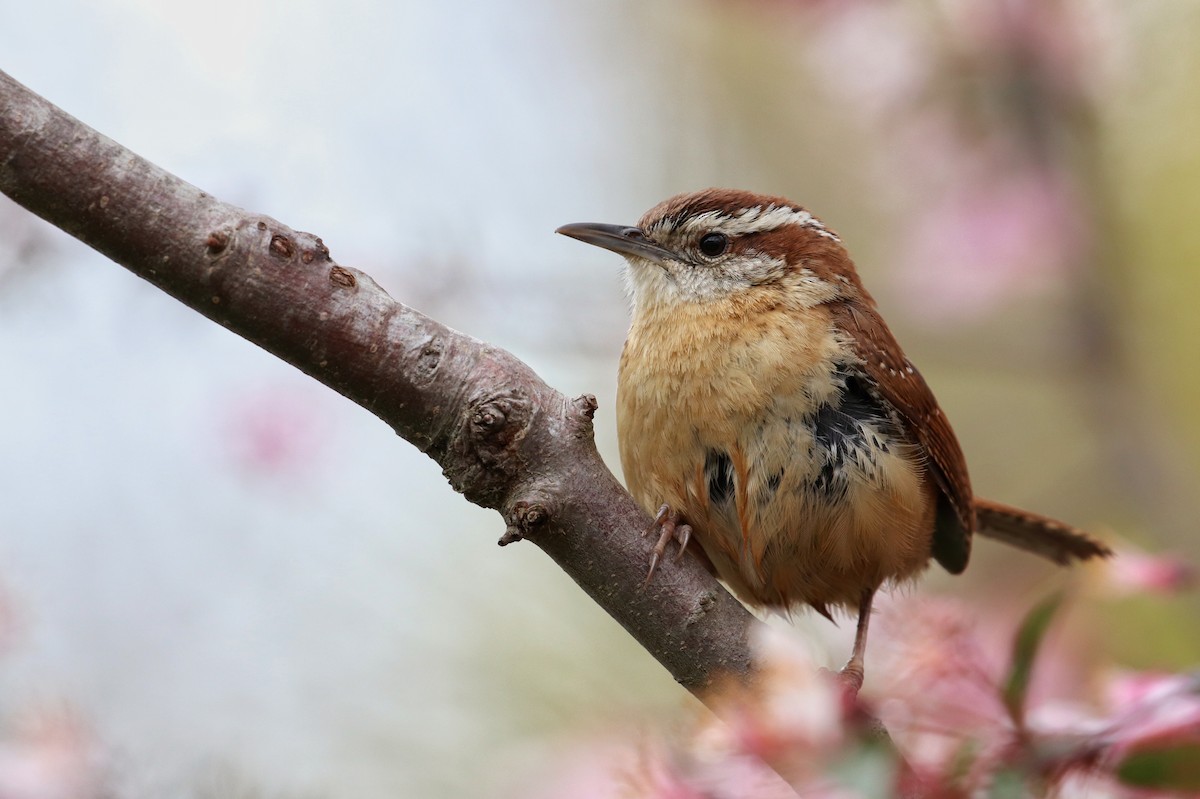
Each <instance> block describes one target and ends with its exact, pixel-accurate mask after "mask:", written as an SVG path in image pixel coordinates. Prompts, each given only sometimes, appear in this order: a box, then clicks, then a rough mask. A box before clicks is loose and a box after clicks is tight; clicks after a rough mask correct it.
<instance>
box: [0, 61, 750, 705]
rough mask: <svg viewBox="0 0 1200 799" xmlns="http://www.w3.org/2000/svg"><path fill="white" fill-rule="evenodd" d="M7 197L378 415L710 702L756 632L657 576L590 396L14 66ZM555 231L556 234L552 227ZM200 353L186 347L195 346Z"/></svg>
mask: <svg viewBox="0 0 1200 799" xmlns="http://www.w3.org/2000/svg"><path fill="white" fill-rule="evenodd" d="M0 191H3V192H4V193H5V194H7V195H8V196H9V197H11V198H12V199H13V200H15V201H16V202H18V203H20V204H21V205H23V206H24V207H25V208H27V209H29V210H30V211H32V212H33V213H35V214H37V215H38V216H40V217H42V218H43V219H45V220H47V221H48V222H50V223H51V224H53V225H56V226H58V227H59V228H61V229H63V230H65V231H66V232H68V233H70V234H71V235H72V236H75V237H76V238H78V239H79V240H81V241H83V242H84V243H86V244H88V245H89V246H91V247H93V248H95V249H96V250H98V251H99V252H101V253H103V254H104V255H106V256H108V257H109V258H111V259H112V260H113V261H115V262H117V263H118V264H120V265H122V266H124V267H125V268H127V269H129V270H130V271H131V272H133V273H134V274H136V275H138V276H140V277H142V278H144V279H146V280H148V281H149V282H151V283H153V284H154V285H156V286H158V287H159V288H161V289H162V290H163V291H165V292H167V293H168V294H170V295H171V296H173V297H175V298H176V299H178V300H180V301H181V302H183V303H184V304H186V305H188V306H190V307H191V308H194V309H195V310H197V311H199V312H200V313H202V314H204V315H205V316H207V317H208V318H209V319H212V320H213V321H214V322H216V323H217V324H220V325H222V326H224V327H227V328H229V329H230V330H232V331H234V332H235V333H237V334H238V335H240V336H243V337H244V338H246V339H248V340H250V341H252V342H254V343H255V344H257V345H259V346H260V347H262V348H263V349H265V350H267V351H268V352H271V353H273V354H275V355H277V356H279V357H280V358H282V359H283V360H285V361H287V362H288V363H290V364H292V365H294V366H296V367H297V368H299V369H301V370H303V371H304V372H305V373H307V374H309V375H311V376H312V377H314V378H316V379H317V380H320V381H321V382H322V383H325V384H326V385H328V386H330V387H331V388H333V389H335V390H336V391H338V392H340V393H341V394H343V395H344V396H346V397H347V398H349V399H350V400H352V401H354V402H356V403H358V404H360V405H362V406H363V407H364V408H366V409H367V410H369V411H371V412H372V413H373V414H375V415H376V416H378V417H379V418H380V419H382V420H383V421H384V422H386V423H387V424H388V425H389V426H391V427H392V429H394V430H395V431H396V432H397V433H398V434H399V435H401V436H403V437H404V438H406V439H408V440H409V441H411V442H412V443H413V444H415V445H416V446H417V447H419V448H420V449H421V451H422V452H425V453H426V454H428V455H429V456H430V457H432V458H433V459H434V460H436V461H437V462H438V463H439V464H441V466H442V468H443V470H444V472H445V474H446V477H447V478H448V479H449V481H450V484H451V485H452V486H454V488H455V489H456V490H458V491H460V492H462V493H463V494H464V495H465V496H466V497H467V499H469V500H471V501H472V502H475V503H477V504H479V505H482V506H484V507H488V508H495V509H496V510H498V511H500V513H501V514H502V515H503V517H504V519H505V521H506V523H507V525H508V531H507V532H506V533H505V535H504V537H503V538H502V539H501V543H502V544H503V543H509V542H511V541H516V540H519V539H521V538H526V539H528V540H530V541H532V542H533V543H535V544H537V545H538V546H539V547H541V548H542V549H543V550H544V551H545V552H546V553H547V554H548V555H550V557H552V558H553V559H554V560H555V562H557V563H558V564H559V566H561V567H562V568H563V569H564V570H565V571H566V572H567V573H568V574H569V575H571V577H572V578H573V579H574V580H575V581H576V582H577V583H578V584H579V585H580V586H581V587H582V588H583V589H584V590H585V591H586V592H587V593H588V595H590V596H591V597H592V598H593V599H594V600H595V601H596V602H597V603H599V604H600V605H601V607H603V608H604V609H605V610H606V611H608V613H609V614H610V615H611V616H612V617H613V618H614V619H616V620H617V621H618V622H619V623H620V624H621V625H622V626H623V627H624V628H625V629H626V630H628V631H629V633H630V634H632V635H633V636H634V638H636V639H637V640H638V641H639V642H640V643H641V644H642V646H644V647H645V648H646V649H647V650H648V651H649V652H650V653H651V654H652V655H653V656H654V657H655V658H657V659H658V661H659V662H660V663H662V664H663V666H665V667H666V668H667V670H668V671H670V673H671V675H672V676H673V677H674V678H675V679H676V680H677V681H678V682H680V683H681V684H682V685H684V686H685V687H686V688H688V689H689V690H691V691H692V692H694V693H696V694H697V695H699V696H701V698H703V689H704V688H705V687H706V686H708V685H710V684H711V683H712V681H713V680H714V679H715V678H717V677H718V676H719V675H720V674H722V673H733V674H736V675H739V676H742V677H746V676H748V675H750V674H751V671H752V663H751V658H750V653H749V648H748V646H747V636H748V633H749V631H750V629H751V627H752V626H753V625H754V624H755V623H756V622H755V620H754V619H753V617H752V616H750V615H749V614H748V613H747V612H746V610H745V609H744V608H743V607H742V606H741V605H740V604H739V603H738V602H737V601H736V600H735V599H733V598H732V597H731V596H730V595H729V594H728V593H727V592H726V591H725V590H724V589H723V588H722V587H721V586H720V585H719V584H718V583H717V582H716V581H715V580H714V579H713V577H712V576H710V575H709V574H708V573H707V572H706V571H705V570H704V568H703V567H702V566H701V565H700V563H699V562H698V561H697V560H696V559H693V558H685V559H683V561H681V562H680V563H679V564H675V563H673V562H672V561H671V559H669V558H668V559H667V562H665V563H663V564H662V565H661V566H660V568H659V570H658V572H657V573H656V575H655V578H654V580H653V582H652V583H651V584H650V585H649V586H648V587H646V588H643V587H642V581H643V579H644V577H645V574H646V567H647V563H648V559H649V554H650V546H651V544H652V541H650V540H649V539H646V538H643V537H641V536H640V535H639V532H640V531H642V530H644V529H645V528H647V527H648V525H649V524H650V519H649V518H648V517H647V516H646V515H645V514H644V513H643V512H642V511H641V510H640V509H639V508H638V507H637V506H636V505H635V504H634V502H633V500H632V499H631V498H630V496H629V495H628V494H627V493H626V492H625V491H624V489H622V488H621V486H620V485H619V484H618V483H617V481H616V479H615V478H614V477H613V475H612V473H611V472H609V470H608V469H607V468H606V467H605V466H604V464H603V462H602V461H601V460H600V457H599V455H598V454H597V452H596V448H595V445H594V443H593V440H592V425H591V417H592V413H593V411H594V410H595V400H594V399H593V398H592V397H590V396H585V397H579V398H576V399H574V400H570V399H567V398H566V397H564V396H563V395H562V394H559V393H558V392H557V391H555V390H553V389H552V388H550V387H549V386H547V385H546V384H545V383H543V382H542V381H541V380H540V379H538V377H537V375H535V374H534V373H533V371H532V370H530V369H529V367H528V366H526V365H525V364H523V363H521V362H520V361H519V360H517V359H516V358H515V357H513V356H512V355H510V354H509V353H507V352H505V351H504V350H501V349H498V348H496V347H491V346H489V345H487V344H485V343H483V342H480V341H477V340H475V339H473V338H471V337H470V336H466V335H463V334H461V333H458V332H456V331H454V330H451V329H449V328H447V327H445V326H444V325H441V324H439V323H437V322H436V321H434V320H432V319H429V318H428V317H425V316H423V315H422V314H420V313H418V312H416V311H414V310H412V309H411V308H408V307H405V306H404V305H402V304H401V303H398V302H396V301H395V300H393V299H392V298H391V297H389V296H388V295H387V293H386V292H384V291H383V290H382V289H381V288H380V287H379V286H378V285H376V283H375V282H374V281H373V280H372V279H371V278H370V277H368V276H367V275H365V274H363V273H362V272H359V271H358V270H355V269H352V268H349V267H345V266H340V265H338V264H337V263H335V262H334V261H333V259H332V258H331V257H330V254H329V250H328V249H327V248H326V247H325V245H324V244H323V243H322V242H321V240H320V239H319V238H317V237H316V236H314V235H312V234H310V233H301V232H298V231H294V230H292V229H291V228H289V227H287V226H286V225H283V224H281V223H280V222H277V221H276V220H274V219H271V218H269V217H265V216H261V215H257V214H253V213H248V212H246V211H243V210H242V209H240V208H236V207H234V206H232V205H229V204H227V203H223V202H220V201H219V200H217V199H215V198H213V197H211V196H209V195H208V194H205V193H204V192H203V191H201V190H199V189H197V188H195V187H194V186H191V185H190V184H188V183H185V182H184V181H182V180H180V179H179V178H177V177H175V176H174V175H171V174H169V173H167V172H165V171H164V170H162V169H160V168H158V167H156V166H154V165H153V164H151V163H149V162H147V161H145V160H144V159H142V158H139V157H138V156H137V155H135V154H134V153H132V152H130V151H129V150H126V149H125V148H124V147H121V146H120V145H119V144H117V143H116V142H114V141H112V140H110V139H108V138H105V137H104V136H102V135H100V134H99V133H97V132H96V131H94V130H92V129H91V128H89V127H87V126H86V125H84V124H83V123H81V122H79V121H78V120H76V119H74V118H72V117H71V116H69V115H67V114H66V113H64V112H63V111H62V110H60V109H58V108H56V107H55V106H54V105H52V104H50V103H49V102H47V101H46V100H44V99H42V98H41V97H39V96H37V95H36V94H34V93H33V92H31V91H29V90H28V89H27V88H25V87H24V86H22V85H21V84H19V83H17V82H16V81H14V80H13V79H12V78H11V77H9V76H8V75H6V74H4V73H2V72H0ZM547 235H549V234H547ZM180 356H181V357H184V353H180Z"/></svg>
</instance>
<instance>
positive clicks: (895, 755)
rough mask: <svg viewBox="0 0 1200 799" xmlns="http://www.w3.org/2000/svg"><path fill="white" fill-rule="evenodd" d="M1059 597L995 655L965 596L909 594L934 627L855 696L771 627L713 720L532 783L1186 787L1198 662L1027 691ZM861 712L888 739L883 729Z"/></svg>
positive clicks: (1076, 790)
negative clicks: (752, 680)
mask: <svg viewBox="0 0 1200 799" xmlns="http://www.w3.org/2000/svg"><path fill="white" fill-rule="evenodd" d="M1062 607H1063V597H1062V596H1061V595H1055V596H1052V597H1051V598H1049V599H1047V600H1044V601H1042V602H1040V603H1038V604H1037V605H1036V606H1035V607H1034V608H1033V609H1032V610H1031V611H1030V612H1029V613H1028V615H1027V616H1026V617H1025V619H1024V621H1023V622H1022V623H1021V624H1020V626H1019V629H1018V630H1017V631H1016V632H1015V634H1014V636H1013V642H1012V646H1011V652H1010V656H1009V658H1008V662H1007V663H1004V662H1001V660H1002V659H999V660H997V659H992V658H989V657H988V656H986V655H984V654H983V641H982V639H981V637H980V636H979V632H980V630H979V627H978V625H977V623H976V621H975V620H974V619H973V618H972V611H971V609H970V608H969V607H968V606H967V605H965V604H962V603H948V602H938V603H929V602H925V601H920V600H911V601H909V602H907V603H905V604H904V607H903V608H902V609H901V610H902V612H903V613H904V615H905V617H906V622H905V624H906V626H911V628H923V629H925V630H926V631H927V632H928V633H929V634H927V635H921V636H911V637H907V638H905V639H903V640H893V641H892V642H891V647H890V649H889V652H888V655H887V656H886V657H885V658H883V659H882V660H881V661H880V665H879V667H878V668H877V669H876V671H877V672H882V674H875V675H871V674H870V673H869V674H868V681H871V679H872V678H875V680H876V682H877V684H878V685H879V686H880V687H878V688H874V689H872V690H871V692H870V696H871V699H870V701H868V702H866V703H865V704H859V703H856V702H855V701H854V700H852V699H851V698H850V697H849V696H847V695H846V694H845V692H844V686H843V684H842V683H841V682H839V681H838V679H837V678H836V677H835V676H834V675H832V674H830V673H829V672H825V671H818V669H817V666H816V662H815V661H814V660H813V658H812V656H811V653H810V652H809V651H808V650H807V649H806V648H805V647H804V646H802V645H801V644H799V643H798V642H797V641H796V639H794V638H789V637H787V634H786V633H784V632H781V631H772V632H771V633H770V634H769V635H767V636H766V637H765V638H764V639H763V640H760V641H759V642H758V643H757V648H758V655H759V657H760V658H761V659H762V661H763V662H764V663H765V664H766V665H765V668H764V671H763V673H762V675H761V679H760V680H759V681H758V682H757V683H756V684H755V686H754V687H753V688H751V689H747V688H746V687H744V686H740V685H737V686H727V687H725V688H723V689H717V690H718V694H717V695H718V703H717V704H718V706H719V707H721V708H723V709H721V710H720V715H721V717H722V719H721V720H717V719H716V718H714V717H713V716H711V715H708V714H704V715H703V716H700V717H698V718H696V719H694V720H692V721H691V722H690V723H688V724H686V725H685V726H684V727H682V728H681V729H678V730H676V732H674V733H660V737H659V738H658V739H657V740H655V739H650V740H648V741H642V742H640V743H631V744H628V747H630V748H631V749H633V750H636V752H634V753H630V752H626V753H624V754H623V755H621V756H617V755H616V754H614V752H613V750H612V749H611V745H609V746H605V747H598V748H597V749H596V750H595V757H596V761H595V762H594V763H593V767H592V769H591V770H583V769H580V768H579V767H578V765H577V764H573V765H572V768H571V769H569V770H568V769H564V770H562V771H561V772H560V774H559V775H558V776H557V777H553V776H552V777H551V778H550V779H549V780H548V784H549V785H550V786H551V788H552V792H551V791H547V792H546V793H544V794H535V795H545V796H552V795H560V796H589V797H610V796H611V797H618V796H619V797H638V798H639V799H669V798H671V797H706V799H763V798H764V797H777V796H779V797H783V796H791V795H796V794H799V795H801V796H815V797H837V799H886V798H887V797H898V796H899V797H903V796H911V797H940V798H941V799H958V798H960V797H961V799H968V798H969V797H979V796H989V797H1008V796H1013V797H1026V796H1030V797H1032V796H1039V797H1041V796H1045V797H1057V798H1059V799H1067V798H1068V797H1071V798H1075V797H1078V798H1079V799H1083V798H1084V797H1091V798H1092V799H1098V798H1099V797H1111V799H1145V798H1146V797H1150V796H1155V797H1160V799H1165V798H1166V797H1184V796H1193V795H1194V794H1195V791H1196V790H1197V786H1198V785H1200V783H1198V782H1197V774H1198V772H1197V764H1198V763H1200V674H1191V675H1164V674H1152V673H1128V672H1120V671H1112V670H1098V671H1094V672H1090V673H1088V674H1086V675H1079V676H1080V678H1081V679H1082V680H1084V681H1086V682H1087V683H1088V684H1089V685H1090V686H1091V688H1090V690H1089V691H1088V693H1090V694H1091V696H1090V697H1089V698H1084V697H1083V696H1081V695H1079V692H1078V691H1076V692H1075V694H1076V695H1074V696H1070V697H1061V696H1056V697H1050V696H1044V695H1043V696H1041V697H1040V698H1039V699H1037V700H1032V699H1031V697H1030V696H1029V695H1028V694H1027V693H1026V689H1027V688H1028V686H1029V685H1030V678H1031V676H1032V675H1034V674H1035V673H1036V671H1037V669H1038V666H1039V665H1040V664H1041V663H1043V662H1044V661H1045V660H1046V659H1048V658H1054V657H1062V656H1064V655H1065V653H1064V652H1062V651H1061V650H1060V651H1055V650H1056V649H1057V647H1055V646H1049V647H1046V646H1043V643H1044V642H1045V640H1046V638H1045V633H1046V631H1047V629H1048V628H1049V626H1050V625H1051V624H1052V623H1053V622H1054V621H1055V619H1056V618H1057V617H1058V616H1059V615H1061V614H1060V610H1061V609H1062ZM914 663H917V664H921V665H920V668H919V669H914V668H913V664H914ZM1005 674H1007V677H1004V676H1003V675H1005ZM879 678H882V679H879ZM872 711H875V712H878V713H879V714H880V718H881V719H882V721H883V722H884V724H885V725H886V727H887V728H888V730H889V732H890V736H889V737H886V738H881V737H880V735H879V732H878V730H877V729H875V727H874V724H875V722H874V721H872V720H871V718H872V717H871V715H870V714H871V712H872ZM663 726H664V727H669V726H675V725H663ZM601 764H607V768H604V767H603V766H602V765H601Z"/></svg>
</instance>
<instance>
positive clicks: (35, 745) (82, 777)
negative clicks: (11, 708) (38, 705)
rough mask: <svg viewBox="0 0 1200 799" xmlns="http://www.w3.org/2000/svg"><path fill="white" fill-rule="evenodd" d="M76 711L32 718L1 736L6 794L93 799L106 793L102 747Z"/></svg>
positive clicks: (0, 769) (0, 789)
mask: <svg viewBox="0 0 1200 799" xmlns="http://www.w3.org/2000/svg"><path fill="white" fill-rule="evenodd" d="M97 750H98V747H97V745H96V743H95V742H94V741H93V739H92V737H91V735H90V733H89V732H88V731H87V729H86V728H85V727H84V725H83V724H81V723H80V721H79V720H78V719H77V718H76V717H75V716H74V715H72V714H71V713H68V712H65V711H63V712H57V713H51V714H47V715H44V716H41V717H38V718H34V719H29V720H27V721H25V722H24V723H22V724H20V725H19V726H18V728H17V729H16V731H15V734H11V735H10V736H8V737H6V738H4V739H3V740H0V796H2V797H4V799H88V797H99V796H100V795H101V788H102V786H101V781H100V776H99V753H98V751H97Z"/></svg>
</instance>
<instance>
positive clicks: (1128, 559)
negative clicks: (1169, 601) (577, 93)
mask: <svg viewBox="0 0 1200 799" xmlns="http://www.w3.org/2000/svg"><path fill="white" fill-rule="evenodd" d="M1104 566H1105V575H1106V578H1107V579H1106V586H1107V587H1108V589H1109V590H1110V591H1111V592H1112V593H1114V594H1117V595H1126V594H1142V593H1153V594H1177V593H1179V592H1181V591H1187V590H1189V589H1191V588H1194V587H1195V585H1196V577H1197V575H1196V567H1195V566H1194V565H1192V564H1191V563H1189V562H1187V561H1185V560H1183V559H1182V558H1177V557H1172V556H1169V555H1150V554H1147V553H1145V552H1140V551H1138V550H1135V549H1132V548H1128V547H1126V548H1122V549H1121V550H1120V551H1118V552H1117V556H1116V557H1115V558H1112V559H1110V560H1108V561H1107V562H1106V563H1105V564H1104Z"/></svg>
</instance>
